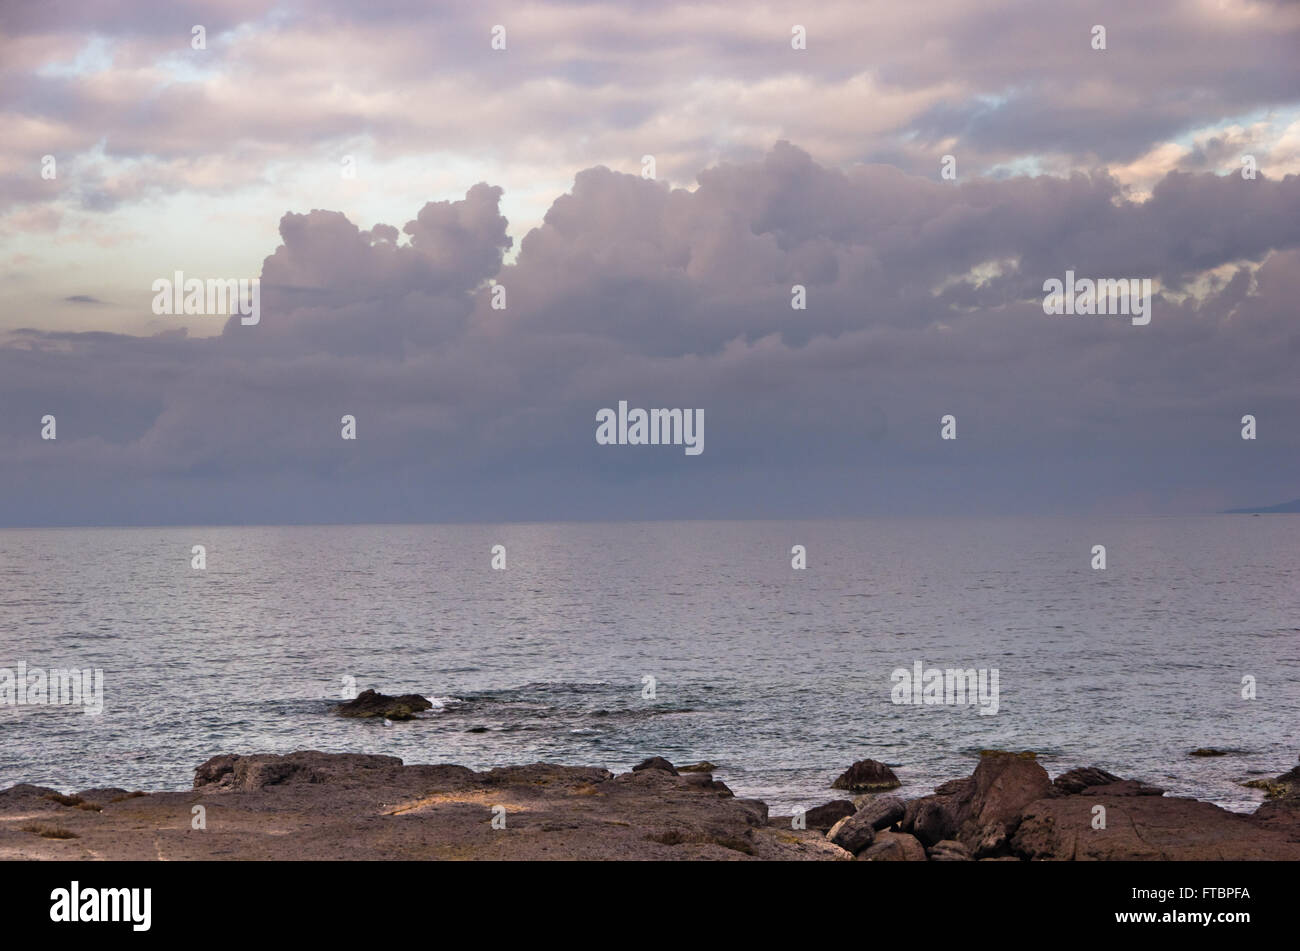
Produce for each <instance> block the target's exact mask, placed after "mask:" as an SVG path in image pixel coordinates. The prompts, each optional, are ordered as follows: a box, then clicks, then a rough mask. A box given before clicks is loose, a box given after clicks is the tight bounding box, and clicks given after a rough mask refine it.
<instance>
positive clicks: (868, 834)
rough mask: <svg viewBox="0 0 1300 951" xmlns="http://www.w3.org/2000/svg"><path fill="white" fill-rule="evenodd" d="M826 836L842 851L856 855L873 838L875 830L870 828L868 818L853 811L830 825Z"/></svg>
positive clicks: (869, 843)
mask: <svg viewBox="0 0 1300 951" xmlns="http://www.w3.org/2000/svg"><path fill="white" fill-rule="evenodd" d="M826 838H828V839H830V840H831V841H832V842H833V843H835V844H836V845H838V846H839V847H840V848H841V849H844V851H846V852H852V853H853V854H854V855H857V854H858V853H859V852H861V851H863V850H864V849H866V848H867V846H869V845H871V843H872V842H873V841H874V840H875V838H876V830H875V829H874V828H872V825H871V822H870V820H868V819H864V818H862V813H860V812H855V813H854V814H853V815H851V816H845V817H844V818H843V819H841V820H840V821H839V822H837V823H835V825H833V826H831V830H830V831H829V832H827V833H826Z"/></svg>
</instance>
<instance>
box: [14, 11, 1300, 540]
mask: <svg viewBox="0 0 1300 951" xmlns="http://www.w3.org/2000/svg"><path fill="white" fill-rule="evenodd" d="M738 11H739V8H738V7H737V6H736V5H735V4H734V3H719V4H710V3H692V4H679V3H671V2H655V0H648V2H639V3H635V4H632V3H609V2H599V0H593V2H577V3H494V2H492V0H484V2H466V3H461V2H454V0H453V2H446V3H428V2H421V3H416V2H406V0H378V2H373V3H365V4H356V3H346V4H345V3H339V2H331V0H322V2H318V3H309V2H299V3H283V2H273V0H227V2H222V3H201V2H189V0H177V2H171V3H142V2H131V0H104V2H100V3H95V4H83V3H72V2H59V0H43V2H34V0H8V2H5V3H3V4H0V129H3V130H4V132H3V135H0V526H5V525H9V526H26V525H134V524H140V525H155V524H210V523H234V524H240V523H295V522H308V523H322V522H367V521H394V522H406V521H420V522H427V521H519V520H523V521H531V520H538V521H542V520H552V519H642V518H645V519H670V518H793V517H819V518H836V517H850V516H873V515H909V516H910V515H916V516H921V515H926V516H937V517H956V516H965V515H971V516H984V515H1019V514H1034V515H1089V516H1106V515H1179V514H1196V513H1203V512H1214V511H1218V510H1222V509H1226V508H1233V507H1240V506H1254V505H1269V504H1273V503H1277V502H1281V501H1285V500H1288V499H1292V498H1296V497H1297V496H1300V372H1298V369H1297V368H1298V367H1300V323H1298V320H1300V317H1298V316H1297V298H1298V297H1300V4H1297V3H1292V2H1281V0H1277V2H1274V0H1149V2H1144V3H1140V4H1134V3H1132V2H1131V0H1122V2H1104V0H1102V2H1088V3H1082V2H1072V0H1064V2H1051V3H1044V2H1041V0H1033V2H1024V0H982V2H974V0H935V2H929V3H925V4H897V3H893V2H889V3H877V2H864V0H853V2H846V3H836V2H825V3H809V4H755V5H746V6H745V7H744V9H743V12H738ZM1099 29H1101V30H1104V43H1103V42H1102V40H1103V37H1102V36H1101V34H1099ZM1101 46H1104V48H1099V47H1101ZM178 271H179V272H182V273H183V275H184V276H185V277H187V278H198V279H200V280H205V281H206V280H209V279H212V280H231V279H241V278H243V279H251V278H256V279H258V281H259V282H260V284H259V287H260V312H259V320H258V322H257V323H255V324H250V323H247V322H245V321H241V320H240V319H239V317H238V316H235V317H227V316H223V315H220V314H174V313H158V312H157V310H158V308H157V307H156V306H155V296H156V293H155V287H154V282H156V281H159V280H161V279H171V278H172V277H173V275H174V274H175V273H176V272H178ZM1067 272H1073V273H1074V274H1075V275H1076V276H1077V278H1079V279H1082V278H1088V279H1107V280H1121V279H1122V280H1128V279H1133V280H1135V281H1139V282H1140V281H1143V280H1149V281H1150V288H1151V296H1150V301H1149V303H1150V317H1151V319H1150V322H1149V323H1146V324H1136V323H1134V322H1132V321H1130V320H1129V319H1128V317H1115V316H1104V315H1100V314H1076V315H1069V316H1067V315H1049V314H1047V313H1045V312H1044V297H1045V282H1047V281H1050V280H1053V279H1055V280H1060V281H1064V280H1065V279H1066V275H1067ZM1136 286H1141V285H1140V284H1138V285H1136ZM796 287H798V288H801V289H802V290H800V291H797V292H796V290H795V288H796ZM796 298H798V299H799V302H800V303H802V305H803V306H802V307H796V306H792V304H793V303H795V301H796ZM620 401H626V402H627V404H628V406H629V407H631V408H637V407H641V408H647V409H649V408H680V409H684V410H686V409H696V410H702V415H703V419H704V442H703V446H704V449H703V451H702V452H700V453H699V454H688V453H686V452H684V451H683V448H682V447H681V446H667V445H658V446H645V445H601V444H599V443H598V441H597V438H596V432H597V422H596V419H597V413H598V411H600V410H601V409H603V408H617V406H618V405H619V402H620ZM47 416H53V417H54V419H55V431H54V433H53V435H54V436H55V438H53V439H50V438H43V434H45V435H49V434H50V433H49V428H48V426H47V424H46V423H45V422H44V420H45V418H46V417H47ZM344 416H351V417H353V418H354V419H355V436H356V438H355V439H345V438H343V429H344V426H343V424H342V420H343V417H344ZM947 416H951V417H953V419H954V421H955V422H954V424H953V425H952V426H951V427H949V434H950V435H952V434H955V436H956V438H951V439H944V438H942V436H943V433H942V429H943V426H942V422H941V421H942V420H943V419H944V417H947ZM1246 416H1251V417H1253V418H1254V429H1255V433H1254V435H1255V438H1253V439H1243V438H1242V432H1243V428H1244V427H1243V417H1246Z"/></svg>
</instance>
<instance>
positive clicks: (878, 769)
mask: <svg viewBox="0 0 1300 951" xmlns="http://www.w3.org/2000/svg"><path fill="white" fill-rule="evenodd" d="M901 785H903V784H902V783H900V782H899V781H898V777H897V776H895V775H894V771H893V770H892V769H890V768H889V767H888V766H886V765H885V764H884V763H882V762H880V761H879V760H874V759H860V760H858V761H857V762H856V763H854V764H853V765H852V766H850V767H849V768H848V769H846V770H845V771H844V772H843V773H841V774H840V776H839V778H838V779H836V780H835V782H833V783H831V788H832V789H847V790H849V791H850V792H867V791H868V790H872V789H896V788H897V787H899V786H901Z"/></svg>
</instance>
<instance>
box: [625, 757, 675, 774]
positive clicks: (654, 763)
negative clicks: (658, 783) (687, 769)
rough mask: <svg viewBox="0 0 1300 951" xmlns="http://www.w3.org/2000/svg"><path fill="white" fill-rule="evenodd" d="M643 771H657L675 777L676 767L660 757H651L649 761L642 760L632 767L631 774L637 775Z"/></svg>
mask: <svg viewBox="0 0 1300 951" xmlns="http://www.w3.org/2000/svg"><path fill="white" fill-rule="evenodd" d="M643 769H657V770H660V771H661V772H665V773H671V774H672V775H674V776H676V775H677V767H676V766H674V765H673V764H672V763H670V762H668V760H666V759H664V758H663V757H662V756H651V757H650V758H649V759H643V760H642V761H641V762H639V763H637V764H636V765H635V766H633V767H632V772H634V773H639V772H641V770H643Z"/></svg>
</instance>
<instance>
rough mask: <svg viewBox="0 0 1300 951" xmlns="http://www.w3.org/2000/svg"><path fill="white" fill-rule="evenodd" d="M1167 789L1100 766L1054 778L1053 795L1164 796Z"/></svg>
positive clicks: (1074, 770) (1075, 770) (1076, 770)
mask: <svg viewBox="0 0 1300 951" xmlns="http://www.w3.org/2000/svg"><path fill="white" fill-rule="evenodd" d="M1164 794H1165V791H1164V790H1163V789H1162V788H1160V787H1159V786H1152V785H1150V784H1149V783H1144V782H1141V781H1139V780H1136V779H1123V778H1122V777H1119V776H1116V775H1115V774H1114V773H1108V772H1107V771H1106V770H1104V769H1102V768H1101V767H1099V766H1086V767H1083V768H1082V769H1072V770H1070V771H1069V772H1068V773H1062V774H1061V775H1060V776H1057V777H1056V779H1054V780H1052V791H1051V793H1050V795H1053V796H1058V795H1059V796H1163V795H1164Z"/></svg>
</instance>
